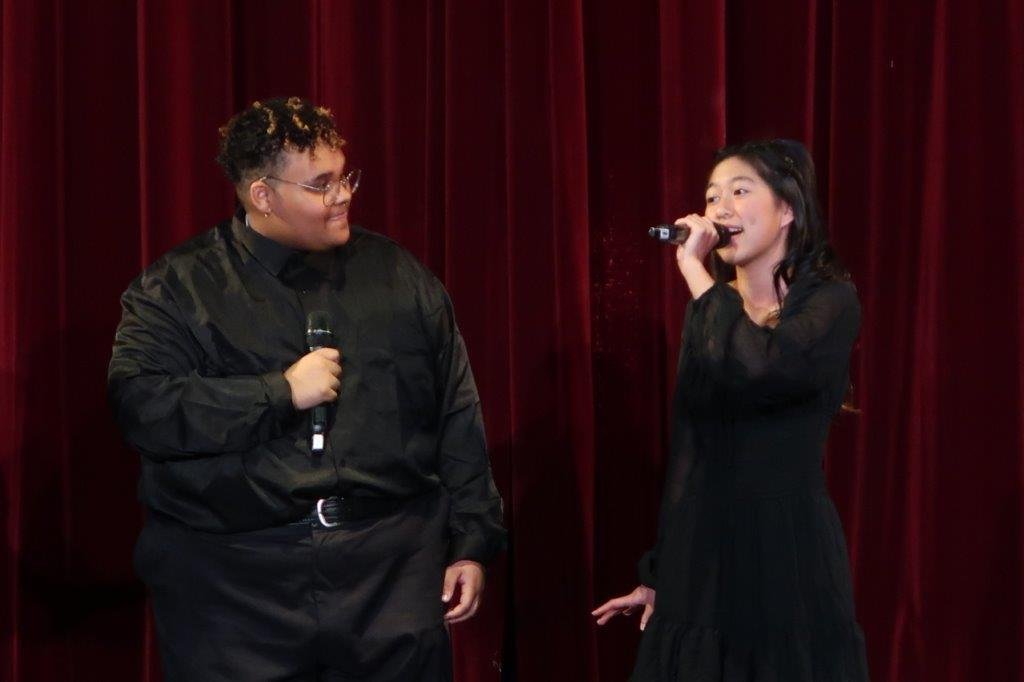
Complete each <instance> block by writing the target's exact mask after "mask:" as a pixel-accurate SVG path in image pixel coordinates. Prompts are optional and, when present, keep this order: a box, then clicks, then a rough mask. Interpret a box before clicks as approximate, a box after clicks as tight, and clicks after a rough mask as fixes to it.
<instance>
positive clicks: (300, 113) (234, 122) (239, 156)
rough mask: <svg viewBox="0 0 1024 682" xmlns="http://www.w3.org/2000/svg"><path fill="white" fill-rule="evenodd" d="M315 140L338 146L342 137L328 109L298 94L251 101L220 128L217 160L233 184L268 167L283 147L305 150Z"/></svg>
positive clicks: (310, 147) (267, 169)
mask: <svg viewBox="0 0 1024 682" xmlns="http://www.w3.org/2000/svg"><path fill="white" fill-rule="evenodd" d="M318 144H326V145H327V146H328V147H330V148H332V149H338V148H339V147H341V146H342V145H343V144H345V140H343V139H341V135H339V134H338V130H337V128H335V127H334V117H333V116H332V115H331V112H330V110H329V109H325V108H324V107H315V106H313V105H312V104H311V103H310V102H309V101H307V100H305V99H302V98H301V97H289V98H288V99H285V98H283V97H279V98H276V99H269V100H266V101H265V102H253V103H252V104H251V105H250V106H249V107H248V108H247V109H245V110H244V111H242V112H240V113H238V114H235V116H233V117H232V118H231V120H230V121H228V122H227V123H226V124H224V125H223V126H221V128H220V152H219V153H218V154H217V163H218V164H220V167H221V168H223V169H224V173H225V174H226V175H227V176H228V179H229V180H231V182H232V183H233V184H235V185H237V184H238V183H239V182H241V181H242V180H244V179H255V178H257V177H258V176H260V175H264V174H266V173H267V172H269V171H271V170H272V169H273V168H274V167H275V166H276V165H277V163H278V162H279V161H280V156H281V153H282V152H284V151H305V150H307V149H313V148H314V147H316V146H317V145H318Z"/></svg>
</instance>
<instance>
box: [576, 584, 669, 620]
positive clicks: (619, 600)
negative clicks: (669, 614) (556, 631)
mask: <svg viewBox="0 0 1024 682" xmlns="http://www.w3.org/2000/svg"><path fill="white" fill-rule="evenodd" d="M640 606H643V607H644V612H643V614H642V615H641V616H640V629H641V630H643V629H644V628H646V627H647V621H648V620H650V618H651V614H652V613H654V590H652V589H651V588H649V587H645V586H644V585H639V586H637V588H636V589H635V590H633V591H632V592H630V593H629V594H624V595H622V596H621V597H615V598H614V599H609V600H608V601H606V602H605V603H603V604H601V605H600V606H598V607H597V608H596V609H594V610H593V611H591V612H590V615H592V616H594V617H595V618H597V624H598V625H604V624H605V623H607V622H608V621H610V620H611V619H612V618H614V617H615V616H617V615H619V614H622V615H623V616H628V615H629V614H631V613H633V611H634V610H635V609H636V608H638V607H640Z"/></svg>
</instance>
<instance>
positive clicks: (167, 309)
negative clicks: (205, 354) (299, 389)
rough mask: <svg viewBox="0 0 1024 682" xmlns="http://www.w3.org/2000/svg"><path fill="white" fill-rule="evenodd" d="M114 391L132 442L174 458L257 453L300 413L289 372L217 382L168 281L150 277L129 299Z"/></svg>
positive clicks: (156, 457)
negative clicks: (204, 371)
mask: <svg viewBox="0 0 1024 682" xmlns="http://www.w3.org/2000/svg"><path fill="white" fill-rule="evenodd" d="M121 306H122V317H121V323H120V324H119V325H118V328H117V333H116V336H115V338H114V348H113V354H112V357H111V360H110V366H109V369H108V374H107V394H108V399H109V402H110V405H111V409H112V411H113V413H114V416H115V419H116V421H117V423H118V425H119V426H120V428H121V431H122V433H123V434H124V437H125V439H126V440H127V441H128V442H129V443H130V444H131V445H132V446H134V447H135V448H137V449H138V450H139V451H140V452H141V453H142V455H143V456H144V457H146V458H148V459H150V460H153V461H157V462H160V461H167V460H180V459H191V458H196V457H206V456H210V455H215V454H220V453H224V452H238V451H244V450H249V449H251V448H253V447H255V446H256V445H258V444H259V443H262V442H264V441H267V440H270V439H271V438H274V437H276V436H278V435H280V433H281V425H282V421H284V420H285V419H287V418H288V417H290V416H291V415H292V412H293V407H292V404H291V390H290V388H289V386H288V383H287V381H286V380H285V378H284V375H283V374H282V373H281V372H268V373H266V374H263V375H256V376H228V377H210V376H203V375H202V374H201V373H200V368H201V366H202V351H201V349H200V348H199V347H198V346H197V344H196V343H195V341H194V339H193V338H192V336H191V334H190V333H189V331H188V327H187V325H186V324H185V322H184V321H183V320H182V317H181V315H180V313H179V312H178V308H177V306H176V305H175V304H174V301H173V298H172V297H171V295H170V294H169V293H168V291H167V287H166V285H165V284H163V283H162V282H160V281H159V280H157V279H156V278H153V277H151V276H150V277H147V276H143V277H140V278H139V279H138V280H136V282H135V283H133V285H132V286H131V287H129V289H128V290H127V291H126V292H125V293H124V295H123V296H122V298H121Z"/></svg>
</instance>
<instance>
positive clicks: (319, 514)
mask: <svg viewBox="0 0 1024 682" xmlns="http://www.w3.org/2000/svg"><path fill="white" fill-rule="evenodd" d="M326 501H327V498H325V497H321V498H320V499H319V500H317V501H316V518H317V519H318V520H319V521H320V525H321V526H323V527H324V528H334V527H336V526H340V525H341V521H337V522H335V523H328V522H327V519H326V518H324V502H326ZM339 501H340V500H339Z"/></svg>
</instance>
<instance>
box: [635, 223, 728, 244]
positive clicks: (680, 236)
mask: <svg viewBox="0 0 1024 682" xmlns="http://www.w3.org/2000/svg"><path fill="white" fill-rule="evenodd" d="M713 224H714V226H715V231H716V232H718V243H717V244H715V246H714V247H713V248H715V249H720V248H722V247H723V246H725V245H726V244H728V243H729V240H730V239H732V236H733V235H734V234H738V233H740V232H742V231H743V228H742V227H729V226H728V225H719V224H718V223H713ZM647 234H648V235H649V236H651V237H653V238H654V239H657V240H658V241H659V242H664V243H666V244H682V243H683V242H685V241H686V239H687V237H689V236H690V228H689V227H687V226H685V225H656V226H655V227H652V228H650V229H649V230H647Z"/></svg>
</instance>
